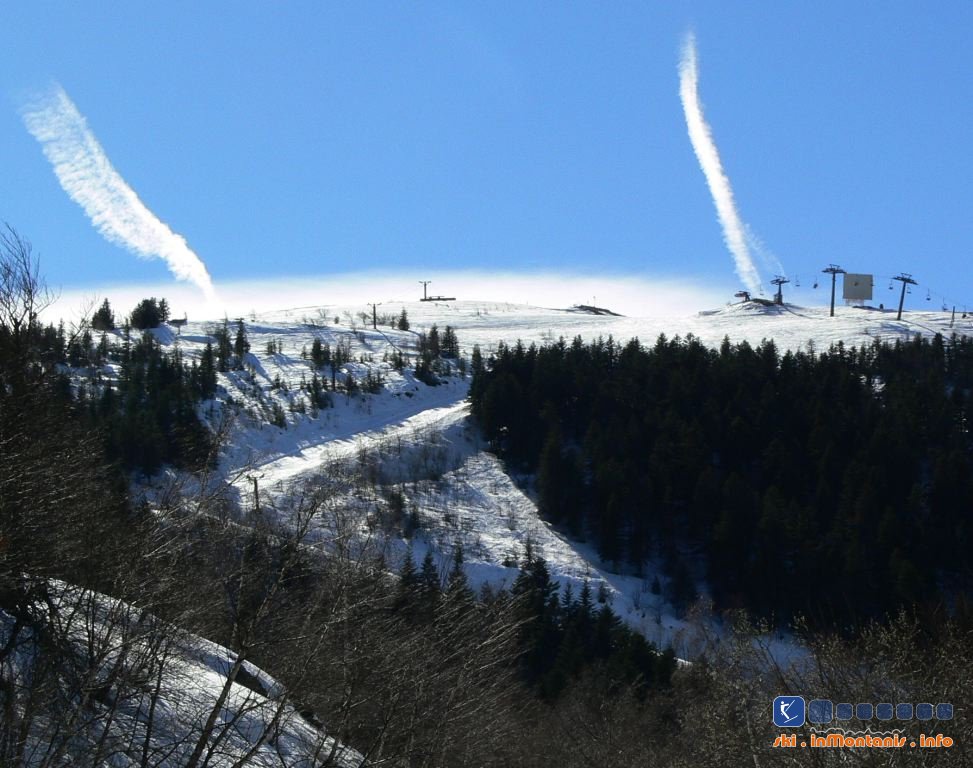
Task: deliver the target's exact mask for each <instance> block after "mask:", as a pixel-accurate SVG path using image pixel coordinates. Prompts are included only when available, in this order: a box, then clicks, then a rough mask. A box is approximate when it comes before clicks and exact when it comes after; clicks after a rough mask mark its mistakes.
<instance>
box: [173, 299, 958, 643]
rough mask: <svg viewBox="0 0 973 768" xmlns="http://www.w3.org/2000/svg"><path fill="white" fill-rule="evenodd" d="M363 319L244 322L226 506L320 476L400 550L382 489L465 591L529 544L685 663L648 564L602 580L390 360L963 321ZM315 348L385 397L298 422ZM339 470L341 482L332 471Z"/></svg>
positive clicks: (746, 316)
mask: <svg viewBox="0 0 973 768" xmlns="http://www.w3.org/2000/svg"><path fill="white" fill-rule="evenodd" d="M365 309H366V308H365V307H338V308H335V307H333V306H329V307H327V308H324V307H321V308H317V307H303V308H297V309H290V310H286V309H285V310H280V311H277V312H268V313H263V314H259V315H252V316H251V317H249V318H244V322H245V327H246V331H247V334H248V337H249V341H250V344H251V353H250V354H249V355H248V356H247V361H246V362H247V368H248V369H249V370H248V371H241V372H231V373H229V374H227V375H223V376H221V384H222V386H223V387H224V388H225V389H224V392H223V394H222V397H221V399H222V400H223V401H224V402H229V401H232V402H233V403H235V406H234V407H232V408H229V409H228V411H233V412H234V413H236V414H237V421H236V424H235V426H234V428H233V429H232V430H231V431H230V434H229V442H228V445H227V446H226V449H225V451H224V455H223V460H222V468H223V470H224V472H225V477H226V478H227V479H228V480H230V481H231V482H233V483H234V490H235V492H236V494H237V496H238V498H239V499H241V500H244V499H247V498H248V496H247V494H248V493H250V492H251V491H250V488H251V487H252V486H251V485H250V481H251V479H252V478H258V481H259V487H260V489H261V493H262V495H264V496H266V498H267V499H268V501H269V502H270V503H273V500H274V499H281V500H282V499H283V498H284V497H286V496H287V495H288V494H291V493H294V492H296V491H299V489H300V488H301V487H302V484H304V483H307V482H315V481H319V480H320V478H321V477H323V476H327V477H329V478H331V481H330V482H332V491H333V492H334V493H336V494H337V495H338V496H339V497H340V498H341V499H342V500H343V501H342V503H343V505H344V507H345V508H346V509H348V510H354V511H356V513H357V514H358V515H359V522H360V527H361V530H362V532H363V534H364V533H367V534H368V535H369V536H371V535H373V534H374V533H375V531H376V530H380V531H382V532H384V534H385V535H386V536H387V544H388V546H389V547H390V548H391V549H392V550H393V551H397V552H398V553H400V554H401V553H402V552H404V551H405V542H404V540H403V539H402V538H401V529H402V528H401V526H400V525H399V523H401V520H390V519H389V516H390V515H392V514H393V511H392V509H391V507H392V505H391V503H390V501H389V499H390V493H391V492H392V491H394V492H395V493H396V494H399V496H398V498H399V499H400V500H401V502H402V503H403V508H404V511H405V514H407V515H409V516H410V519H411V521H412V522H413V523H414V522H418V524H419V530H418V532H417V535H416V536H414V537H413V538H412V546H413V550H414V554H415V556H416V557H422V556H423V554H424V553H425V551H426V550H427V549H428V550H431V551H432V552H433V553H434V554H435V555H436V557H437V558H438V560H439V562H440V564H441V566H442V568H443V570H444V571H445V570H446V569H447V567H448V563H449V560H450V558H451V555H452V552H453V549H454V548H455V546H456V545H457V544H461V545H462V547H463V549H464V554H465V561H466V567H467V572H468V575H469V576H470V578H471V580H472V581H473V582H474V583H475V584H483V583H491V584H494V585H502V584H507V585H509V584H510V583H511V581H512V579H513V578H514V576H515V574H516V561H517V558H518V557H519V556H521V555H522V553H523V549H524V546H525V544H526V542H527V541H528V539H529V540H530V541H531V542H532V545H533V547H534V550H535V552H536V553H538V554H539V555H540V556H542V557H544V558H545V559H546V560H547V561H548V564H549V566H550V568H551V571H552V574H553V576H554V577H555V578H556V579H559V580H560V581H561V582H562V585H565V586H566V585H568V584H571V585H572V587H573V589H574V590H575V594H577V590H578V589H579V588H580V586H581V584H582V582H583V581H584V580H585V579H587V580H590V582H591V584H592V588H593V590H594V591H595V592H596V593H597V592H598V591H601V593H602V595H604V596H607V598H608V599H609V600H611V601H612V604H613V607H614V608H615V610H616V612H617V613H618V614H619V615H621V616H622V617H623V618H624V619H626V620H627V621H628V622H629V623H630V624H631V625H632V626H634V627H636V628H638V629H640V630H641V631H642V632H643V633H644V634H645V635H646V636H647V637H648V638H649V639H651V640H653V641H656V642H659V643H663V644H668V643H672V644H674V645H675V647H676V650H677V652H679V653H683V654H689V655H691V654H692V649H691V648H689V647H687V643H689V642H690V641H689V639H688V638H686V637H684V636H683V635H682V630H683V625H682V622H681V621H679V620H678V619H676V618H674V617H673V616H672V615H671V612H670V611H669V610H668V609H667V606H666V605H665V604H664V602H663V597H662V596H661V595H659V594H655V592H657V591H658V590H652V589H651V588H650V587H651V584H652V581H653V579H654V577H655V576H656V575H657V571H656V569H655V568H654V567H653V566H652V565H651V564H648V566H647V568H646V570H645V571H644V572H643V573H641V574H631V573H628V574H619V573H613V572H611V571H610V570H608V569H607V568H606V567H605V566H604V564H602V563H600V562H599V560H598V558H597V556H596V554H595V552H594V551H593V549H592V548H591V547H588V546H586V545H585V544H584V543H582V542H576V541H570V540H568V539H567V538H566V537H565V536H564V535H563V534H562V533H561V532H559V531H557V530H555V529H553V528H552V527H551V526H549V525H548V524H546V523H545V522H544V521H542V520H541V519H540V518H539V517H538V515H537V511H536V508H535V506H534V503H533V501H532V500H531V498H530V496H529V492H525V491H524V490H523V487H524V484H523V483H521V484H518V483H515V482H514V481H513V480H512V479H511V478H510V477H508V476H507V475H506V473H505V471H504V467H503V466H502V464H501V463H500V462H499V461H498V460H497V459H496V457H494V456H492V455H491V454H489V453H488V452H486V451H485V449H484V448H485V447H484V445H483V444H482V442H481V440H480V439H479V437H478V435H477V433H476V430H475V428H474V427H473V425H472V424H471V423H470V421H469V418H468V407H467V405H466V402H465V401H466V396H467V390H468V379H465V378H461V377H459V376H453V377H450V378H448V379H447V380H446V383H445V384H444V385H442V386H439V387H428V386H426V385H425V384H422V383H421V382H418V381H417V380H416V379H415V377H414V376H413V375H412V372H411V370H410V369H409V368H406V369H404V370H403V371H401V372H400V371H396V370H395V369H394V368H393V367H392V365H391V364H390V363H389V362H387V358H389V357H390V356H391V355H393V354H394V353H395V352H396V351H404V352H405V353H407V354H408V353H410V352H411V353H414V351H415V346H416V339H417V332H419V331H424V330H425V331H428V330H429V328H431V326H432V325H433V324H437V325H438V327H439V329H440V330H442V329H444V328H445V326H447V325H450V326H452V327H453V329H454V330H455V331H456V333H457V336H458V339H459V343H460V347H461V349H462V350H463V352H464V354H469V352H470V350H471V349H472V347H473V345H474V344H478V345H479V346H480V347H481V349H482V350H483V353H484V355H485V356H488V355H489V352H490V350H492V349H495V348H496V345H497V344H498V343H499V342H501V341H504V342H508V343H513V342H516V341H517V340H518V339H520V340H523V341H524V342H525V343H531V342H534V343H538V344H542V343H544V342H548V341H553V340H556V339H557V338H558V337H564V338H565V339H567V340H569V341H570V340H571V339H572V338H573V337H575V336H581V337H583V338H584V339H586V340H591V339H594V338H597V337H599V336H602V337H607V336H608V335H612V336H613V337H614V338H615V339H616V341H620V342H624V341H627V340H628V339H630V338H632V337H638V338H639V339H640V340H641V341H642V342H643V343H644V344H647V345H651V344H652V343H654V341H655V339H656V338H657V337H658V335H659V334H661V333H664V334H666V335H667V336H668V337H669V338H672V337H674V336H677V335H678V336H682V337H685V336H686V335H688V334H693V335H694V336H696V337H697V338H699V339H700V340H701V341H702V342H703V343H705V344H707V345H712V346H716V345H719V344H720V343H721V342H722V340H723V339H724V337H729V339H730V340H731V341H732V342H734V343H735V342H739V341H742V340H748V341H750V342H751V343H758V342H760V341H761V340H762V339H773V340H774V341H775V343H776V344H777V346H778V348H779V349H780V350H785V349H801V348H803V349H806V348H808V347H809V345H813V346H814V348H816V349H817V350H825V349H827V348H828V347H829V346H830V345H831V344H833V343H837V342H843V343H844V344H845V345H846V346H852V345H855V346H860V345H863V344H871V343H872V342H873V341H874V340H875V339H881V340H884V341H891V340H894V339H896V338H910V337H912V336H913V335H915V334H923V335H931V334H933V333H937V332H938V333H943V334H944V335H949V334H950V333H954V332H955V333H958V334H964V333H966V334H970V333H973V319H970V318H964V317H961V316H958V317H957V318H956V319H955V323H954V324H953V325H951V320H952V318H951V316H950V315H949V314H947V313H941V312H910V313H906V315H905V318H904V319H903V320H902V321H897V320H896V319H895V312H893V311H882V310H875V309H862V308H851V307H838V308H836V313H835V317H830V316H829V312H828V309H827V308H826V307H823V308H822V307H811V308H809V307H797V306H791V305H784V306H767V305H764V304H758V303H746V304H735V305H728V306H726V307H724V308H720V309H716V310H712V311H702V312H697V313H692V314H687V315H686V316H683V317H674V318H668V319H660V318H633V317H618V316H611V315H599V314H591V313H587V312H583V311H577V310H557V309H545V308H540V307H531V306H522V305H513V304H505V303H498V302H475V301H459V302H414V303H403V304H402V305H401V306H400V305H396V306H394V307H392V308H391V311H393V312H394V314H395V316H396V317H397V316H398V313H399V310H400V309H405V310H406V311H407V313H408V316H409V319H410V321H411V327H412V330H410V331H398V330H393V329H391V328H388V327H386V328H384V329H383V328H382V327H381V326H380V327H379V329H378V330H373V329H371V327H370V323H367V324H366V322H365V317H364V316H363V315H362V313H363V311H364V310H365ZM336 319H337V320H338V322H337V323H336V322H335V320H336ZM368 319H369V320H370V317H369V318H368ZM216 325H217V324H216V323H214V322H199V321H192V322H190V323H189V324H188V325H187V326H186V327H185V328H184V329H183V330H182V333H181V335H173V334H172V333H171V332H170V331H169V330H168V329H160V331H159V332H158V334H157V335H158V336H159V337H160V340H162V341H163V342H164V343H165V344H167V345H179V347H180V348H181V349H182V350H183V351H184V353H185V354H186V355H187V356H188V357H192V356H196V355H199V354H200V352H201V350H202V348H203V346H204V344H205V343H206V342H207V341H211V340H212V337H211V332H212V329H213V328H214V327H215V326H216ZM232 329H233V323H232V322H231V331H232ZM315 339H320V340H321V341H322V343H327V344H329V345H331V347H332V348H334V347H336V346H337V345H338V344H342V345H345V347H346V349H348V350H349V351H350V353H351V358H352V360H353V361H354V362H349V363H347V364H346V365H344V366H342V370H341V372H340V373H339V381H340V376H341V375H353V376H355V377H356V378H358V379H361V378H363V377H364V375H365V374H366V372H368V371H371V373H372V374H373V375H380V376H381V378H382V380H383V382H384V383H383V387H382V389H381V390H380V391H379V392H378V393H377V394H373V395H362V394H358V395H355V396H352V397H348V396H346V395H344V394H341V393H337V394H335V395H334V397H333V407H331V408H323V409H321V410H320V412H319V413H317V414H316V415H311V413H310V411H309V407H308V406H307V402H306V401H307V397H306V395H305V394H304V393H302V392H301V390H300V387H301V383H302V381H308V380H310V378H311V376H312V367H311V364H310V362H309V361H308V360H306V359H304V358H303V357H302V351H305V352H306V351H308V350H310V348H311V345H312V344H313V342H314V340H315ZM268 342H273V343H274V349H275V351H274V352H273V353H272V354H268V353H267V349H268ZM275 403H276V406H274V404H275ZM275 408H276V411H277V413H278V415H279V414H280V413H281V412H283V413H284V414H285V415H286V427H284V428H281V427H278V426H274V425H273V424H271V423H270V418H271V413H272V412H273V411H274V409H275ZM278 420H279V419H278ZM338 465H341V471H334V468H335V467H336V466H338ZM329 467H330V469H329ZM243 469H245V470H246V471H245V472H243V471H242V470H243ZM356 471H357V472H359V473H365V474H367V475H368V477H369V478H370V479H371V485H370V486H369V489H365V490H363V488H362V485H361V483H358V482H355V483H352V482H351V481H348V482H345V483H344V484H342V482H339V481H337V480H335V478H339V477H342V476H350V474H353V473H354V472H356ZM527 487H528V488H529V484H528V486H527ZM281 507H282V508H283V505H281ZM400 514H401V511H400ZM318 535H319V536H320V539H321V540H323V541H326V540H327V538H328V536H329V535H330V531H329V529H328V528H327V526H325V525H322V527H321V530H320V531H319V532H318ZM662 581H663V584H664V579H662ZM602 587H603V588H602ZM600 588H602V589H600Z"/></svg>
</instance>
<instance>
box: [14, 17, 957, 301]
mask: <svg viewBox="0 0 973 768" xmlns="http://www.w3.org/2000/svg"><path fill="white" fill-rule="evenodd" d="M112 6H114V7H112ZM0 27H2V29H3V46H2V48H0V86H2V89H3V94H4V96H5V99H4V101H3V102H2V104H3V107H2V109H0V152H2V162H3V168H4V176H5V179H6V183H5V184H3V185H2V188H0V219H2V220H4V221H6V222H9V223H10V224H11V225H13V226H14V227H16V228H17V230H18V231H20V232H21V233H22V234H23V235H25V236H27V237H28V238H29V239H30V240H31V241H32V242H33V244H34V248H35V250H36V251H37V252H38V253H39V254H40V255H41V258H42V264H43V270H44V272H45V274H46V275H47V278H48V280H49V282H51V283H52V284H54V285H57V286H61V287H62V288H63V290H65V291H73V290H80V289H85V290H92V291H98V290H101V291H102V292H104V293H106V294H108V295H111V292H110V290H108V289H107V288H106V286H108V285H113V284H125V283H137V284H139V285H140V286H147V287H148V288H150V289H152V290H154V291H155V292H156V293H158V294H164V293H165V292H166V291H167V289H168V287H170V286H172V285H173V282H174V281H173V277H172V275H171V274H170V272H169V270H168V269H167V267H166V265H165V263H164V262H163V261H161V260H148V261H147V260H141V259H138V258H136V257H135V256H134V255H133V254H132V253H130V252H129V251H128V250H126V249H125V248H123V247H121V246H120V245H118V244H116V243H112V242H108V241H107V240H106V239H105V238H103V237H102V236H101V235H100V234H99V233H98V231H96V229H95V228H94V227H93V226H92V225H91V223H90V221H89V220H88V218H87V217H86V215H85V212H84V211H83V210H82V209H81V208H80V207H79V206H78V205H77V204H76V203H75V202H73V201H72V200H71V199H70V198H69V197H68V195H67V194H66V193H65V191H64V190H63V189H62V188H61V186H60V185H59V184H58V179H57V177H56V176H55V174H54V172H53V170H52V168H51V165H50V164H49V163H48V161H47V160H46V159H45V156H44V153H43V151H42V148H41V145H40V144H39V143H38V141H36V140H35V139H34V138H33V137H32V136H31V134H30V133H29V132H28V130H27V128H26V127H25V123H24V119H23V117H22V111H23V109H24V105H25V104H27V103H28V102H29V101H30V99H31V98H32V97H33V96H34V95H36V94H37V93H39V92H43V91H45V89H50V87H51V84H52V82H56V83H59V84H60V85H61V86H62V87H63V89H64V91H65V92H66V94H67V95H68V96H69V97H70V99H71V100H72V101H73V102H74V104H75V105H76V107H77V109H78V110H79V111H80V113H82V114H83V115H84V117H85V118H86V119H87V123H88V127H89V128H90V129H91V131H92V132H93V134H94V135H95V136H96V137H97V140H98V142H100V144H101V146H102V147H103V148H104V150H105V152H106V154H107V156H108V158H110V160H111V163H112V164H113V166H114V167H115V169H116V170H117V171H118V172H119V173H120V174H121V176H122V177H124V179H125V180H126V181H127V182H128V184H129V185H131V187H132V188H133V189H134V190H135V191H136V192H137V193H138V195H139V196H140V198H141V200H142V201H143V202H144V203H145V205H146V206H147V207H148V208H149V209H151V211H152V212H153V213H154V214H155V215H156V216H158V218H159V219H161V220H162V221H164V222H165V223H166V224H167V225H168V226H169V227H170V228H171V229H172V230H173V231H174V232H176V233H178V234H180V235H182V236H183V237H184V238H185V239H186V241H187V242H188V244H189V246H190V247H191V248H192V249H193V250H194V251H195V252H196V253H197V254H198V255H199V257H200V258H201V259H202V261H203V262H204V263H205V265H206V267H207V269H208V270H209V273H210V274H211V275H212V278H213V281H214V283H215V285H216V287H217V290H218V291H219V290H220V289H221V286H230V285H233V284H235V283H238V282H241V281H254V280H266V281H271V280H277V279H279V280H284V279H293V278H295V277H300V276H320V277H322V278H324V279H325V284H327V280H326V279H327V277H328V276H329V275H330V276H334V275H337V274H342V273H348V272H360V271H363V270H368V271H380V272H391V273H392V274H394V275H401V279H402V281H403V283H402V285H403V289H402V291H403V293H404V294H405V295H409V293H410V292H411V291H412V290H413V289H412V285H413V283H414V281H415V280H419V279H423V278H426V277H427V276H437V275H443V274H445V273H446V272H447V271H451V270H474V271H476V273H477V274H478V275H479V276H480V277H479V278H478V279H477V281H476V282H475V284H476V287H477V288H478V289H479V290H480V291H481V293H483V294H484V295H483V296H478V297H477V298H503V297H504V296H503V295H502V294H504V289H503V286H502V283H501V282H499V281H498V282H497V284H495V285H493V284H491V282H490V280H489V279H488V275H489V273H491V272H492V271H502V272H503V273H505V274H507V275H508V276H509V275H510V274H517V273H521V274H523V273H526V274H540V275H543V276H544V277H543V279H544V280H548V281H550V280H555V279H556V278H555V277H554V275H556V274H559V273H570V274H573V275H581V276H585V275H593V276H599V277H602V278H604V277H618V278H621V281H622V282H626V281H629V282H630V281H632V280H639V281H643V282H644V283H645V285H646V290H647V291H648V290H650V288H651V285H652V281H656V280H659V281H662V282H661V283H660V285H663V286H670V285H680V286H683V287H686V288H687V289H693V288H698V289H699V301H704V300H705V301H712V300H714V299H713V297H723V300H725V299H729V298H731V296H732V293H733V291H734V290H736V289H737V288H738V287H740V280H739V279H738V278H737V276H736V274H735V272H734V263H733V259H732V257H731V256H730V254H729V252H728V250H727V247H726V245H725V243H724V240H723V235H722V232H721V229H720V224H719V222H718V220H717V217H716V214H715V210H714V205H713V201H712V199H711V197H710V193H709V190H708V188H707V186H706V180H705V179H704V176H703V173H702V171H701V170H700V166H699V164H698V162H697V159H696V156H695V155H694V153H693V147H692V145H691V144H690V141H689V138H688V135H687V129H686V120H685V117H684V114H683V108H682V104H681V102H680V94H679V73H678V66H679V61H680V52H681V48H682V45H683V40H684V38H685V35H686V33H687V32H688V31H689V30H690V29H692V30H694V31H695V35H696V43H697V47H698V57H699V93H700V96H701V98H702V101H703V105H704V109H705V118H706V120H707V122H708V123H709V125H710V127H711V130H712V135H713V137H714V139H715V141H716V144H717V146H718V148H719V152H720V156H721V159H722V163H723V168H724V170H725V172H726V174H727V176H728V177H729V180H730V182H731V183H732V185H733V191H734V194H735V199H736V203H737V206H738V209H739V213H740V215H741V217H742V218H743V220H744V221H745V222H746V223H747V225H749V227H750V229H751V230H752V232H753V234H754V235H756V237H757V238H759V240H760V241H761V242H762V243H763V244H764V245H765V247H766V248H767V249H768V250H769V251H770V252H771V253H772V254H773V255H774V256H776V258H777V259H779V260H780V262H781V264H782V265H783V267H784V269H785V271H786V273H787V275H788V276H789V277H791V278H792V279H799V280H800V281H801V288H800V289H797V291H796V292H795V293H793V294H792V297H793V298H794V300H795V301H798V302H800V303H806V304H811V303H821V302H823V301H825V300H826V296H825V295H824V292H823V291H822V290H820V289H819V290H818V291H813V290H811V288H810V285H811V284H812V283H813V281H814V279H815V277H820V270H821V269H822V268H823V267H825V266H826V265H827V264H828V263H829V262H836V263H838V264H840V265H841V266H843V267H845V268H846V269H848V270H849V271H860V272H872V273H874V274H876V275H878V276H879V280H878V281H877V283H876V302H878V301H882V300H884V301H886V303H888V298H889V297H891V296H892V292H889V291H888V289H887V284H888V279H887V278H888V276H890V275H893V274H897V273H898V272H899V271H903V270H904V271H907V272H911V273H913V274H914V275H915V277H916V279H917V280H918V281H919V283H920V287H919V288H918V289H916V290H915V292H914V293H913V295H912V296H911V297H910V302H911V303H912V305H913V306H915V307H916V308H923V309H926V308H930V306H931V305H930V303H928V302H926V301H925V297H926V293H927V291H929V292H931V294H932V298H933V300H932V302H931V304H934V305H941V304H942V303H943V302H944V301H945V302H948V303H950V304H952V303H953V302H955V303H957V304H958V305H960V306H962V305H964V304H966V305H967V306H969V308H971V309H973V272H971V270H970V269H969V268H968V267H967V264H968V262H969V254H970V253H973V217H971V212H970V208H971V202H973V151H971V141H970V140H971V126H973V54H971V53H970V51H971V46H970V40H971V37H973V35H971V33H973V4H970V3H968V2H962V3H961V2H938V3H935V4H924V3H918V2H912V3H904V2H881V3H879V2H874V3H872V2H869V3H862V2H854V3H849V2H823V3H814V4H812V3H781V2H767V3H746V4H743V3H726V2H713V3H703V2H667V3H647V2H642V3H625V2H617V3H570V4H569V3H550V2H546V3H519V2H518V3H513V2H503V3H500V2H493V3H475V4H474V3H459V2H451V3H392V2H382V3H371V2H355V3H320V2H308V3H298V2H291V3H269V2H268V3H247V2H236V3H232V4H230V3H198V2H192V3H190V2H166V3H155V4H147V3H138V4H136V3H117V4H108V3H98V4H94V3H66V2H62V3H43V2H36V3H21V4H19V7H11V4H7V5H6V6H5V7H4V9H3V10H2V11H0ZM761 272H762V278H763V280H764V281H765V282H766V281H767V280H769V278H770V277H772V274H771V272H770V271H769V270H767V269H766V268H765V267H761ZM883 277H884V278H885V279H884V280H882V278H883ZM464 287H465V286H464ZM765 288H767V290H768V293H769V292H770V288H769V286H766V285H765ZM418 290H419V289H418V286H416V291H418ZM442 290H444V291H446V292H450V291H449V287H448V285H442ZM572 290H574V289H572ZM577 290H579V291H580V290H581V289H577ZM491 292H492V293H494V294H501V295H491ZM788 295H789V294H787V293H786V291H785V296H788ZM337 298H338V297H334V298H331V297H330V296H329V297H328V300H330V301H337ZM586 298H590V297H584V296H579V297H578V299H579V300H584V299H586ZM599 303H608V302H607V300H605V301H600V302H599ZM701 308H703V307H691V309H701Z"/></svg>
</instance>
